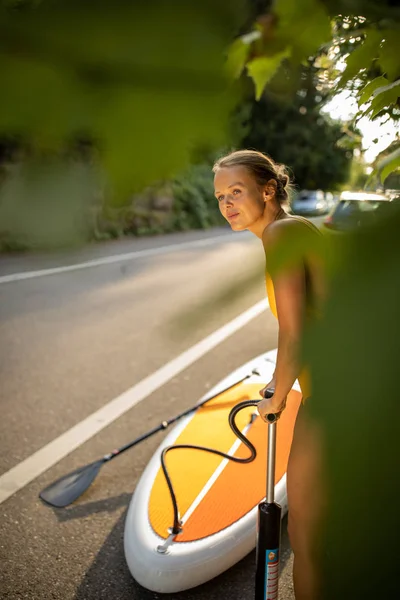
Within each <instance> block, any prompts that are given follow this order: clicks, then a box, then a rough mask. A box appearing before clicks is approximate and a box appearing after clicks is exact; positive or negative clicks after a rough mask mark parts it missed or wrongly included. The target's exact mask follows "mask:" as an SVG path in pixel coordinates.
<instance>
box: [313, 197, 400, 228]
mask: <svg viewBox="0 0 400 600" xmlns="http://www.w3.org/2000/svg"><path fill="white" fill-rule="evenodd" d="M391 201H392V198H390V197H389V196H384V195H383V194H374V193H371V192H343V193H342V194H341V195H340V199H339V202H338V203H337V204H336V206H335V207H334V209H333V210H332V212H331V213H330V214H329V215H328V216H327V217H326V219H325V220H324V222H323V225H324V226H325V227H327V228H328V229H331V230H335V231H353V230H354V229H357V227H360V226H361V225H368V224H370V223H373V222H374V221H375V220H376V219H377V218H378V217H379V216H380V215H381V214H382V212H383V211H385V210H386V209H387V208H388V206H389V205H390V203H391Z"/></svg>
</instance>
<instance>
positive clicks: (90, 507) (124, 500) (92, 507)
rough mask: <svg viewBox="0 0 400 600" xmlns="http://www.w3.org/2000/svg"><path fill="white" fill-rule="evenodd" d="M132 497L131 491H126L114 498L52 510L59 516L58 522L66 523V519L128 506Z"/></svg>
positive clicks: (79, 517) (69, 519)
mask: <svg viewBox="0 0 400 600" xmlns="http://www.w3.org/2000/svg"><path fill="white" fill-rule="evenodd" d="M131 498H132V494H131V493H128V492H124V493H123V494H119V495H118V496H114V497H113V498H103V499H102V500H96V501H95V502H86V504H78V505H77V506H72V507H71V508H52V510H53V513H54V515H55V516H56V517H57V520H58V522H59V523H64V522H65V521H71V520H72V519H82V518H84V517H89V516H90V515H95V514H97V513H103V512H108V513H112V512H114V511H115V510H117V509H118V508H121V506H128V504H129V502H130V499H131Z"/></svg>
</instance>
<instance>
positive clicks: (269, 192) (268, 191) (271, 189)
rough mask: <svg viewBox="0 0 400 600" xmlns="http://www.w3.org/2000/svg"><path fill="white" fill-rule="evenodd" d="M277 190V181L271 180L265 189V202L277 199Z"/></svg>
mask: <svg viewBox="0 0 400 600" xmlns="http://www.w3.org/2000/svg"><path fill="white" fill-rule="evenodd" d="M276 189H277V185H276V181H275V179H270V180H269V181H268V182H267V183H266V185H265V187H264V202H267V201H268V200H272V199H273V198H274V197H275V194H276Z"/></svg>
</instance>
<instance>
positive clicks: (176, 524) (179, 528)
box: [161, 398, 261, 535]
mask: <svg viewBox="0 0 400 600" xmlns="http://www.w3.org/2000/svg"><path fill="white" fill-rule="evenodd" d="M260 400H261V398H260ZM260 400H245V401H244V402H240V403H239V404H237V405H236V406H234V407H233V408H232V410H231V412H230V413H229V425H230V427H231V429H232V431H233V433H234V434H235V435H236V437H238V438H239V439H240V441H241V442H243V444H244V445H245V446H246V447H247V448H248V449H249V450H250V456H248V457H247V458H239V457H237V456H231V455H230V454H226V453H225V452H221V451H220V450H216V449H215V448H207V447H206V446H192V445H190V444H177V445H176V446H167V447H166V448H164V450H163V451H162V453H161V467H162V470H163V473H164V476H165V480H166V482H167V485H168V489H169V492H170V494H171V500H172V505H173V509H174V524H173V526H172V528H171V530H170V533H171V534H175V535H177V534H178V533H180V532H181V531H182V524H181V520H180V516H179V509H178V502H177V500H176V496H175V492H174V488H173V486H172V482H171V478H170V476H169V473H168V470H167V467H166V465H165V457H166V455H167V454H168V452H170V451H171V450H178V449H179V448H182V449H184V448H185V449H190V450H203V451H204V452H211V453H212V454H217V455H218V456H222V457H223V458H228V459H229V460H232V461H233V462H237V463H250V462H252V461H253V460H254V459H255V457H256V456H257V450H256V449H255V447H254V446H253V444H252V443H251V442H250V440H248V439H247V437H246V436H245V435H243V433H242V432H241V431H240V430H239V429H238V426H237V425H236V421H235V417H236V415H237V413H238V412H240V411H241V410H243V409H244V408H248V407H249V406H257V404H258V403H259V402H260Z"/></svg>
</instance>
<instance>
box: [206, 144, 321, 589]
mask: <svg viewBox="0 0 400 600" xmlns="http://www.w3.org/2000/svg"><path fill="white" fill-rule="evenodd" d="M213 171H214V173H215V177H214V188H215V196H216V198H217V200H218V203H219V208H220V211H221V213H222V215H223V216H224V217H225V219H226V220H227V221H228V223H229V224H230V226H231V228H232V229H233V230H234V231H243V230H244V229H247V230H248V231H251V232H252V233H254V235H256V236H257V237H258V238H260V240H261V241H262V243H263V246H264V250H265V256H266V267H267V269H266V286H267V296H268V300H269V304H270V308H271V311H272V313H273V314H274V315H275V317H277V319H278V324H279V336H278V355H277V362H276V368H275V373H274V376H273V379H272V381H271V382H270V383H269V384H268V385H267V386H266V388H271V387H273V388H274V390H275V392H274V395H273V397H272V398H270V399H263V400H261V401H260V403H259V405H258V411H259V413H260V415H261V417H262V418H263V419H264V420H265V416H266V415H267V414H268V413H280V412H281V411H282V410H284V408H285V405H286V398H287V395H288V393H289V391H290V390H291V388H292V386H293V384H294V382H295V380H296V379H297V378H298V379H299V382H300V386H301V389H302V394H303V402H302V406H301V408H300V410H299V414H298V417H297V420H296V425H295V431H294V437H293V442H292V448H291V453H290V458H289V464H288V469H287V490H288V502H289V525H288V528H289V536H290V542H291V546H292V549H293V552H294V565H293V579H294V587H295V595H296V599H297V600H316V599H317V598H318V597H319V592H318V585H319V582H318V569H317V566H316V565H317V557H316V556H315V551H314V540H315V536H316V534H317V529H318V524H319V519H320V515H321V510H322V494H321V492H320V488H321V487H322V486H321V485H320V482H321V476H322V472H321V440H320V435H319V431H318V428H317V426H316V424H315V423H313V422H312V421H311V419H310V418H309V417H308V414H307V412H308V411H307V404H308V402H310V400H307V398H308V397H309V395H310V389H309V384H308V380H307V373H306V371H305V370H304V369H302V368H301V365H300V361H299V345H300V342H301V336H302V332H303V329H304V325H305V323H306V322H307V321H308V320H310V319H312V318H313V317H314V316H315V315H316V312H317V311H318V304H319V302H320V300H321V299H322V297H323V286H322V276H321V267H320V264H319V260H318V256H317V255H316V253H315V241H316V236H320V232H319V230H318V229H317V228H316V227H315V226H314V225H313V224H312V223H311V222H310V221H307V220H306V219H304V218H301V217H297V216H292V215H289V214H287V213H286V212H285V210H284V209H283V207H282V203H284V202H285V201H286V200H287V198H288V191H287V189H288V187H289V177H288V175H287V174H286V169H285V167H284V166H283V165H278V164H276V163H275V162H274V161H273V160H272V159H271V158H269V157H268V156H266V155H264V154H262V153H261V152H256V151H252V150H241V151H237V152H232V153H231V154H229V155H228V156H225V157H223V158H221V159H220V160H218V161H217V162H216V164H215V165H214V168H213ZM291 248H292V250H291ZM293 248H294V249H295V250H293ZM285 249H286V250H287V249H289V253H288V257H286V258H287V260H286V261H284V264H283V266H282V264H281V265H280V266H279V258H280V257H282V254H285V252H284V251H285ZM290 250H291V251H290ZM286 254H287V253H286ZM266 388H264V389H263V390H260V394H261V396H262V397H263V394H264V390H265V389H266Z"/></svg>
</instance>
